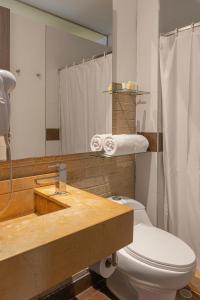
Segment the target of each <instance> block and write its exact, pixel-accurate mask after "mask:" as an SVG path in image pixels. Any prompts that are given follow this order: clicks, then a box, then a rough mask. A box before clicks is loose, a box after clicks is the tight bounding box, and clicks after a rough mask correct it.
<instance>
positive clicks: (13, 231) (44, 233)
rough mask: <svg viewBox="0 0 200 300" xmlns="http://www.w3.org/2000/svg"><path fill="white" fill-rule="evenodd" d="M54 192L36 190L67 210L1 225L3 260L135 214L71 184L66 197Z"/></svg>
mask: <svg viewBox="0 0 200 300" xmlns="http://www.w3.org/2000/svg"><path fill="white" fill-rule="evenodd" d="M54 191H55V186H48V187H41V188H36V189H35V193H36V194H38V195H40V196H42V197H46V198H49V199H51V200H52V201H53V202H56V203H60V204H62V205H64V206H67V207H66V209H63V210H60V211H57V212H54V213H50V214H46V215H43V216H39V217H35V218H33V217H29V216H27V217H21V218H16V219H12V220H9V221H4V222H1V223H0V261H2V260H5V259H7V258H10V257H13V256H15V255H18V254H20V253H24V252H26V251H29V250H31V249H34V248H37V247H40V246H42V245H44V244H47V243H50V242H52V241H55V240H57V239H60V238H62V237H66V236H67V235H72V234H75V233H76V232H78V231H80V230H84V229H86V228H88V227H91V226H94V225H96V224H99V223H103V222H105V221H107V220H110V219H113V218H115V217H118V216H121V215H123V214H127V213H130V212H131V213H132V210H131V209H130V208H128V207H126V206H122V205H120V204H117V203H114V202H112V201H109V200H107V199H104V198H102V197H98V196H96V195H93V194H90V193H87V192H84V191H82V190H79V189H77V188H73V187H71V186H69V185H68V186H67V192H68V193H67V194H66V195H61V196H60V195H53V194H54ZM38 232H39V233H40V234H38Z"/></svg>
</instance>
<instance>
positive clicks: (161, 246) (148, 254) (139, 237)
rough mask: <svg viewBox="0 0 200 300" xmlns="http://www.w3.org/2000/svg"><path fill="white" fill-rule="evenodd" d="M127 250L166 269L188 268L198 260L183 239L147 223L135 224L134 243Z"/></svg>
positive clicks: (146, 261) (140, 258)
mask: <svg viewBox="0 0 200 300" xmlns="http://www.w3.org/2000/svg"><path fill="white" fill-rule="evenodd" d="M126 250H127V251H128V253H129V254H130V255H132V256H134V257H136V258H137V259H139V260H141V261H143V262H145V263H148V264H150V265H152V266H158V267H160V268H162V267H163V268H165V269H173V270H174V269H178V270H186V269H187V270H188V269H191V267H192V266H193V265H194V263H195V260H196V257H195V254H194V252H193V250H192V249H191V248H190V247H189V246H188V245H187V244H186V243H184V242H183V241H182V240H181V239H179V238H177V237H176V236H174V235H172V234H170V233H168V232H166V231H164V230H161V229H159V228H156V227H154V226H148V225H145V224H138V225H137V226H135V228H134V234H133V243H132V244H130V245H129V246H127V248H126Z"/></svg>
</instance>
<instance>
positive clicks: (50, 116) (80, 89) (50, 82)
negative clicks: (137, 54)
mask: <svg viewBox="0 0 200 300" xmlns="http://www.w3.org/2000/svg"><path fill="white" fill-rule="evenodd" d="M40 2H41V1H23V3H24V4H22V3H21V4H20V5H24V7H26V9H27V8H28V9H27V10H26V11H27V12H28V13H26V14H24V13H20V12H19V10H17V9H16V8H15V9H14V8H13V9H11V18H10V70H11V72H12V73H13V74H14V75H15V76H16V80H17V85H16V88H15V90H14V91H13V93H12V95H11V122H10V124H11V128H10V132H11V152H12V159H23V158H29V157H42V156H45V155H48V156H49V155H65V154H73V153H84V152H89V151H90V140H91V138H92V136H93V135H95V134H96V133H99V134H101V133H111V132H112V99H111V96H110V95H109V94H107V93H103V91H105V90H107V88H108V86H109V84H110V83H111V82H112V42H111V41H112V1H108V0H106V1H102V0H96V1H93V4H89V3H90V2H91V1H88V2H87V1H84V5H83V4H80V2H78V1H69V5H68V6H67V8H66V5H65V6H64V7H65V10H62V5H61V6H60V8H59V9H60V10H59V11H57V12H55V11H53V7H54V4H55V2H56V1H55V0H54V1H53V0H52V1H48V4H47V7H48V10H47V9H46V8H45V4H44V3H43V4H41V3H40ZM29 4H31V5H33V6H34V7H36V8H37V9H35V8H33V7H32V6H27V5H29ZM41 5H43V6H42V7H41ZM87 5H88V9H92V10H93V14H92V15H91V16H90V15H89V14H88V13H86V6H87ZM91 6H92V7H91ZM51 8H52V11H51ZM88 9H87V11H88ZM52 12H53V14H52ZM77 12H78V13H77ZM55 15H57V16H58V17H57V16H55ZM0 144H1V147H3V144H2V141H1V142H0ZM5 156H6V153H5Z"/></svg>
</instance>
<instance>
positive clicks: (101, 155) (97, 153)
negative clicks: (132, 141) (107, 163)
mask: <svg viewBox="0 0 200 300" xmlns="http://www.w3.org/2000/svg"><path fill="white" fill-rule="evenodd" d="M143 153H146V152H139V153H132V154H121V155H108V154H105V153H103V152H90V156H94V157H98V158H116V157H123V156H133V155H136V154H143Z"/></svg>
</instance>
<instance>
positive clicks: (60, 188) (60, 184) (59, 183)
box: [36, 163, 67, 195]
mask: <svg viewBox="0 0 200 300" xmlns="http://www.w3.org/2000/svg"><path fill="white" fill-rule="evenodd" d="M50 168H55V169H56V171H57V172H58V175H57V176H55V175H52V176H45V177H42V178H40V179H36V183H37V184H38V181H39V180H46V179H55V194H56V195H62V194H66V193H67V191H66V183H67V169H66V165H65V164H63V163H61V164H56V165H52V166H49V169H50Z"/></svg>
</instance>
